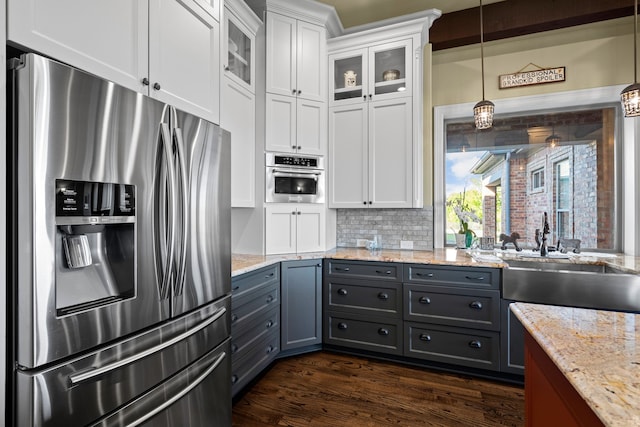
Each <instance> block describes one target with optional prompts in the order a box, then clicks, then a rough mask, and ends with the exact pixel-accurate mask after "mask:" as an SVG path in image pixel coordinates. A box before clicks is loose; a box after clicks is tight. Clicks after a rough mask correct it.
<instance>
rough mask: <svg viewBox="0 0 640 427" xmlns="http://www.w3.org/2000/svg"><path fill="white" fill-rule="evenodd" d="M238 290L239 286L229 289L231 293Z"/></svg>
mask: <svg viewBox="0 0 640 427" xmlns="http://www.w3.org/2000/svg"><path fill="white" fill-rule="evenodd" d="M238 289H240V286H234V287H233V289H231V290H232V291H237V290H238Z"/></svg>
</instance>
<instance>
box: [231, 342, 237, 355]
mask: <svg viewBox="0 0 640 427" xmlns="http://www.w3.org/2000/svg"><path fill="white" fill-rule="evenodd" d="M236 351H238V346H237V345H236V344H231V354H233V353H235V352H236Z"/></svg>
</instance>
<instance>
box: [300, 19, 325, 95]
mask: <svg viewBox="0 0 640 427" xmlns="http://www.w3.org/2000/svg"><path fill="white" fill-rule="evenodd" d="M297 38H298V43H297V54H296V58H297V67H296V68H297V77H296V86H295V88H296V89H297V92H298V93H297V94H298V97H299V98H304V99H311V100H315V101H325V98H326V96H327V89H326V88H327V86H326V85H327V49H326V45H327V42H326V38H327V35H326V30H325V29H324V28H323V27H320V26H318V25H313V24H309V23H306V22H303V21H298V32H297Z"/></svg>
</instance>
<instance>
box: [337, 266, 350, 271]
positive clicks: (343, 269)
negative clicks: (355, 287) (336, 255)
mask: <svg viewBox="0 0 640 427" xmlns="http://www.w3.org/2000/svg"><path fill="white" fill-rule="evenodd" d="M334 270H336V271H349V267H344V268H342V267H335V268H334Z"/></svg>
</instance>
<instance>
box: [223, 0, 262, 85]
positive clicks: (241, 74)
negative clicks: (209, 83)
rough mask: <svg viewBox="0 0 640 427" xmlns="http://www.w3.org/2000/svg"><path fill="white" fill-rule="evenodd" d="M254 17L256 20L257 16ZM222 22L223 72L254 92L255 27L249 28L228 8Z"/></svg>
mask: <svg viewBox="0 0 640 427" xmlns="http://www.w3.org/2000/svg"><path fill="white" fill-rule="evenodd" d="M235 3H237V2H235ZM249 12H250V11H249ZM253 16H254V17H255V15H253ZM255 19H256V20H257V17H255ZM224 23H225V31H223V40H222V50H223V52H226V54H223V55H222V61H223V63H222V68H223V69H224V71H225V73H224V74H225V76H227V77H228V78H230V79H231V80H233V81H235V82H236V83H238V84H240V85H241V86H243V87H245V88H246V89H248V90H249V91H250V92H251V93H255V91H256V86H255V84H256V83H255V80H256V71H255V58H256V52H255V45H256V29H250V28H249V27H248V26H247V25H246V24H245V23H244V22H243V21H242V18H239V17H236V16H235V15H234V14H233V13H232V11H231V10H229V9H226V11H225V14H224Z"/></svg>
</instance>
